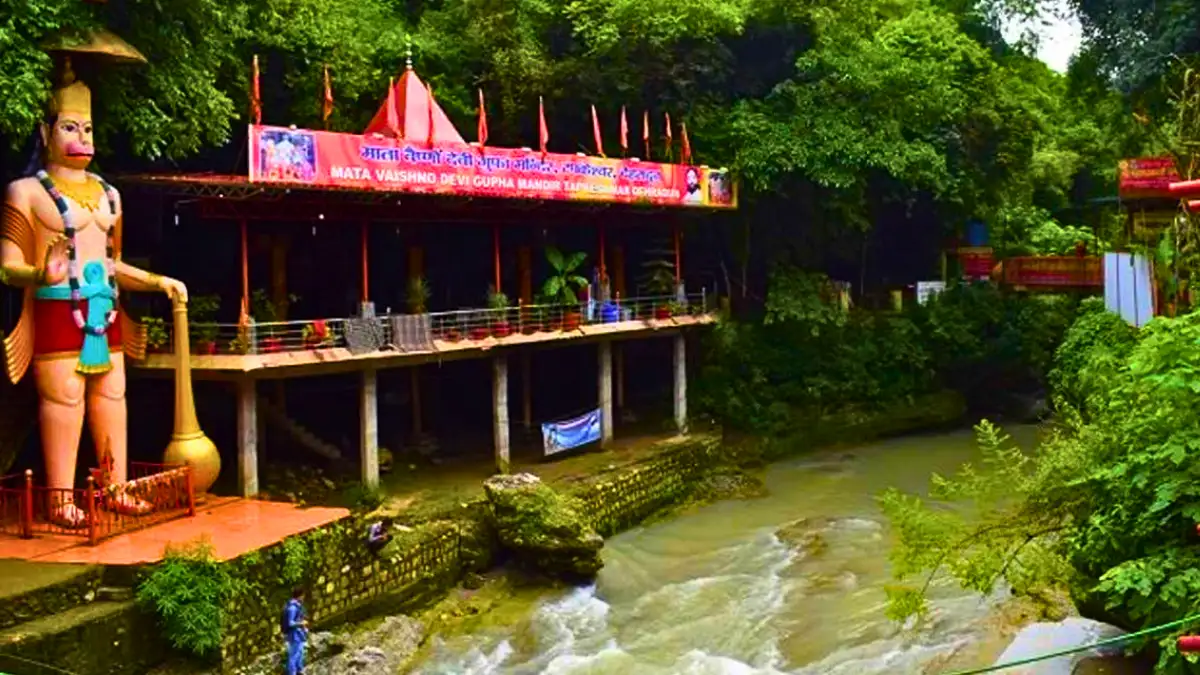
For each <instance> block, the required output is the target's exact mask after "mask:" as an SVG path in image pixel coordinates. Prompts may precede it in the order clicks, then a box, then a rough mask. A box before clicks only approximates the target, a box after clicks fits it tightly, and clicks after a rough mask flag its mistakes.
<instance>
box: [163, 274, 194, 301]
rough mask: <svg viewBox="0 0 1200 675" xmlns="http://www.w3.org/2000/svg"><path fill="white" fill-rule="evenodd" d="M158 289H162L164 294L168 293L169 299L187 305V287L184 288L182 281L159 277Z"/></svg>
mask: <svg viewBox="0 0 1200 675" xmlns="http://www.w3.org/2000/svg"><path fill="white" fill-rule="evenodd" d="M158 287H159V288H160V289H162V292H163V293H166V294H167V297H168V298H170V299H171V300H172V301H178V302H182V303H187V301H188V292H187V286H184V285H183V282H182V281H180V280H178V279H172V278H171V277H159V278H158Z"/></svg>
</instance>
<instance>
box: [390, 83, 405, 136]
mask: <svg viewBox="0 0 1200 675" xmlns="http://www.w3.org/2000/svg"><path fill="white" fill-rule="evenodd" d="M394 84H395V81H394V80H393V78H390V77H389V78H388V97H387V129H388V131H390V132H392V135H393V136H395V137H396V138H403V134H402V133H401V131H400V112H399V111H398V110H396V90H395V88H394V86H393V85H394Z"/></svg>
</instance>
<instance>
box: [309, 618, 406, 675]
mask: <svg viewBox="0 0 1200 675" xmlns="http://www.w3.org/2000/svg"><path fill="white" fill-rule="evenodd" d="M424 637H425V627H424V625H422V623H421V622H420V621H417V620H416V619H413V618H411V617H407V616H389V617H388V618H386V619H384V620H383V623H381V624H379V625H378V626H377V627H375V628H373V629H371V630H366V631H363V632H361V633H356V634H354V635H350V636H338V638H337V642H336V648H335V649H333V650H329V649H326V650H325V652H324V653H325V654H329V653H331V651H336V652H338V653H334V654H333V655H332V656H328V657H327V658H318V659H315V660H313V661H312V662H311V663H310V664H309V665H308V667H307V668H305V671H304V672H305V673H307V674H308V675H351V674H353V675H394V674H395V673H398V672H401V670H402V669H403V667H404V664H405V663H407V662H408V660H409V659H411V658H412V656H413V654H415V653H416V652H417V649H418V648H420V646H421V641H422V640H423V639H424Z"/></svg>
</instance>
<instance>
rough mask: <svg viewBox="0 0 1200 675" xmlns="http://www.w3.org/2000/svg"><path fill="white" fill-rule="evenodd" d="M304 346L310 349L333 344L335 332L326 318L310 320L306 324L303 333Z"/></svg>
mask: <svg viewBox="0 0 1200 675" xmlns="http://www.w3.org/2000/svg"><path fill="white" fill-rule="evenodd" d="M301 338H302V339H303V340H304V346H305V347H307V348H309V349H322V348H325V347H332V346H333V333H332V332H331V331H330V330H329V324H328V323H327V322H326V321H325V319H317V320H315V321H310V322H308V323H307V324H306V325H305V326H304V332H303V333H302V334H301Z"/></svg>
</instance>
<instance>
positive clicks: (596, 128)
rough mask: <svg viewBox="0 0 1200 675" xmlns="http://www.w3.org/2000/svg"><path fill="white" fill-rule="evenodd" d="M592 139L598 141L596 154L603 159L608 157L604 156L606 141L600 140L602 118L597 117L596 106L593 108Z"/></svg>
mask: <svg viewBox="0 0 1200 675" xmlns="http://www.w3.org/2000/svg"><path fill="white" fill-rule="evenodd" d="M592 138H593V139H594V140H595V141H596V154H598V155H600V156H601V157H607V155H605V154H604V141H602V140H601V139H600V117H599V116H597V115H596V106H594V105H593V106H592Z"/></svg>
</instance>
